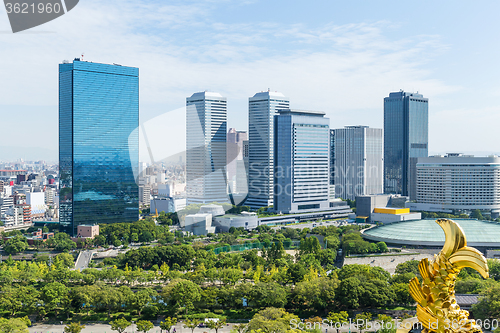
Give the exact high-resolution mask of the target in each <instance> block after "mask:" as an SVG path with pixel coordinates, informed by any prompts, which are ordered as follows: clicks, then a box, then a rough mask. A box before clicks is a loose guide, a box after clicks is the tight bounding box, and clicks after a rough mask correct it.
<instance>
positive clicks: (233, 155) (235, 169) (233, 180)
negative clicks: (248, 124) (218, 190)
mask: <svg viewBox="0 0 500 333" xmlns="http://www.w3.org/2000/svg"><path fill="white" fill-rule="evenodd" d="M247 139H248V134H247V132H245V131H237V130H236V129H234V128H230V129H229V131H228V132H227V157H226V159H227V164H226V168H227V183H228V185H229V192H230V193H237V192H242V191H246V180H243V179H242V178H241V176H240V177H237V176H238V175H242V174H245V173H246V170H245V165H244V163H243V141H245V140H247ZM238 180H239V184H238ZM242 181H243V182H242Z"/></svg>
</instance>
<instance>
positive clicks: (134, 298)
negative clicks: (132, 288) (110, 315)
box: [127, 288, 156, 316]
mask: <svg viewBox="0 0 500 333" xmlns="http://www.w3.org/2000/svg"><path fill="white" fill-rule="evenodd" d="M155 294H156V291H155V290H154V289H151V288H147V289H141V290H139V291H138V292H136V293H130V295H129V297H128V300H127V302H128V304H129V305H130V306H131V308H132V309H134V310H136V311H137V314H138V315H139V316H141V312H142V310H143V309H144V307H145V306H146V305H148V304H149V303H150V302H151V297H152V296H154V295H155Z"/></svg>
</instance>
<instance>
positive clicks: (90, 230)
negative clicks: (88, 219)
mask: <svg viewBox="0 0 500 333" xmlns="http://www.w3.org/2000/svg"><path fill="white" fill-rule="evenodd" d="M95 236H99V225H97V224H96V225H91V224H80V225H78V229H77V237H78V238H90V239H94V237H95Z"/></svg>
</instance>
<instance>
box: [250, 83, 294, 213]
mask: <svg viewBox="0 0 500 333" xmlns="http://www.w3.org/2000/svg"><path fill="white" fill-rule="evenodd" d="M248 104H249V105H248V148H249V152H248V154H249V156H248V164H249V165H248V198H247V200H246V201H245V205H248V206H250V207H252V208H260V207H266V206H270V205H272V204H273V196H274V194H273V190H274V116H275V115H276V114H277V112H278V111H280V110H286V109H288V108H289V106H290V102H289V100H288V99H287V98H286V97H285V96H284V95H283V94H281V93H278V92H271V91H266V92H260V93H257V94H255V95H254V96H253V97H250V98H249V103H248Z"/></svg>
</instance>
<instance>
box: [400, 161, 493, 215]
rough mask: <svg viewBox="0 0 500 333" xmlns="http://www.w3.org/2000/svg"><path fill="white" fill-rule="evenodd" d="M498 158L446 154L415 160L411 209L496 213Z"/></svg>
mask: <svg viewBox="0 0 500 333" xmlns="http://www.w3.org/2000/svg"><path fill="white" fill-rule="evenodd" d="M499 189H500V157H497V156H489V157H474V156H472V155H462V154H448V155H446V156H441V155H438V156H431V157H423V158H419V159H418V163H417V191H416V192H417V196H416V203H414V202H411V203H408V204H407V207H409V208H411V209H412V210H422V211H434V212H449V213H451V212H456V211H469V212H470V211H473V210H476V209H479V210H483V211H488V212H490V213H491V214H492V217H494V218H497V217H498V216H499V213H500V191H499Z"/></svg>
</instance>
